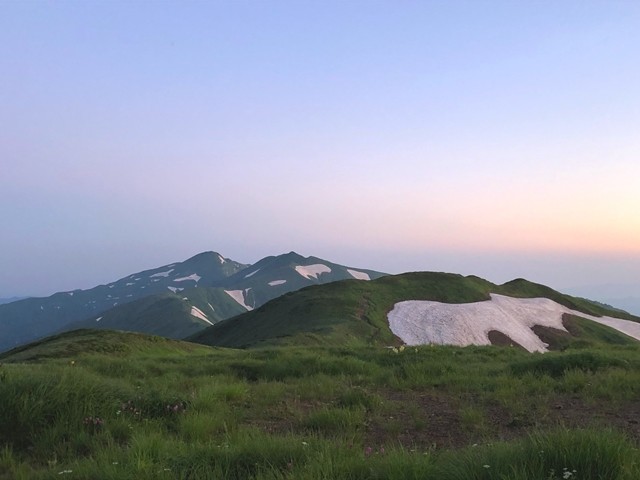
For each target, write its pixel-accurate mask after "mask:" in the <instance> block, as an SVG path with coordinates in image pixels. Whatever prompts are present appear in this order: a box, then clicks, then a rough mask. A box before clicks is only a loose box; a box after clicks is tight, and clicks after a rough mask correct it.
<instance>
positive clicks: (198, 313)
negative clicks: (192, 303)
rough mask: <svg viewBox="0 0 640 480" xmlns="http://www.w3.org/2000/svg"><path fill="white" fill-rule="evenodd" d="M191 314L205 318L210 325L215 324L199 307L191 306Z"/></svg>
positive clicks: (201, 318)
mask: <svg viewBox="0 0 640 480" xmlns="http://www.w3.org/2000/svg"><path fill="white" fill-rule="evenodd" d="M191 315H193V316H194V317H196V318H199V319H200V320H204V321H205V322H207V323H208V324H209V325H213V323H211V321H210V320H209V319H208V318H207V316H206V315H205V314H204V313H203V312H202V310H200V309H199V308H198V307H191Z"/></svg>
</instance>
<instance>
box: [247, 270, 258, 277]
mask: <svg viewBox="0 0 640 480" xmlns="http://www.w3.org/2000/svg"><path fill="white" fill-rule="evenodd" d="M259 271H260V269H258V270H254V271H253V272H251V273H250V274H248V275H245V276H244V278H249V277H252V276H254V275H255V274H256V273H258V272H259Z"/></svg>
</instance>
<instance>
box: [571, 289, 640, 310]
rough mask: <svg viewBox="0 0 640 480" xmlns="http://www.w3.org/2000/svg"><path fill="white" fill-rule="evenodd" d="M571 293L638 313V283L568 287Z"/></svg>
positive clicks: (639, 302)
mask: <svg viewBox="0 0 640 480" xmlns="http://www.w3.org/2000/svg"><path fill="white" fill-rule="evenodd" d="M567 291H568V292H569V293H571V295H576V296H579V297H586V298H592V299H595V300H598V301H600V302H602V303H605V304H608V305H613V306H614V307H616V308H619V309H622V310H626V311H628V312H629V313H632V314H634V315H640V283H606V284H597V285H583V286H579V287H571V288H568V289H567Z"/></svg>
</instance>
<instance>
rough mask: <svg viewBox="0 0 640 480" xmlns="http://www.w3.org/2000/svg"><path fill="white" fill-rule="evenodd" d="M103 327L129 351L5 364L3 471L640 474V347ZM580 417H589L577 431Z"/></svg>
mask: <svg viewBox="0 0 640 480" xmlns="http://www.w3.org/2000/svg"><path fill="white" fill-rule="evenodd" d="M91 335H93V336H94V337H93V339H91V338H90V337H91ZM103 335H104V338H105V340H106V341H113V340H114V339H115V338H118V339H119V340H120V341H121V342H122V343H123V345H122V346H121V347H122V350H120V351H118V352H117V353H114V352H113V351H111V350H105V351H103V352H102V353H96V352H95V351H94V350H93V349H88V350H82V349H81V350H74V351H73V359H69V358H64V352H65V351H69V350H68V349H67V348H66V347H65V348H62V347H61V346H60V345H58V346H55V345H54V344H49V345H48V347H47V348H49V351H48V352H45V353H47V355H50V356H49V357H48V359H45V357H39V360H37V361H35V362H33V361H32V362H31V363H21V364H20V363H18V364H4V365H2V366H1V367H0V372H2V374H1V375H0V402H2V405H3V408H2V409H0V479H3V478H7V479H14V478H15V479H29V480H31V479H35V480H39V479H51V478H90V479H106V480H116V479H134V478H135V479H167V480H169V479H171V480H173V479H176V478H177V479H189V480H200V479H203V480H204V479H263V480H266V479H270V480H275V479H280V480H285V479H286V480H293V479H296V480H297V479H333V478H345V479H391V480H394V479H422V478H435V479H443V480H448V479H451V480H454V479H460V480H461V479H490V480H493V479H495V480H503V479H516V480H518V479H541V480H552V479H553V480H555V479H558V480H559V479H563V480H566V479H565V478H564V477H563V475H565V474H566V473H565V472H569V473H572V476H571V477H568V478H571V479H573V480H575V479H583V478H585V479H596V478H598V479H599V478H603V479H613V478H615V479H620V480H627V479H628V480H633V479H636V478H640V476H639V475H640V472H638V470H637V469H638V465H640V455H639V454H638V450H636V447H637V443H636V442H637V440H638V438H637V437H634V438H632V439H630V438H628V437H626V436H625V434H623V433H621V432H620V429H624V428H626V427H628V426H629V425H634V424H632V423H629V422H627V417H625V416H624V415H625V414H626V413H625V412H626V411H627V410H630V411H631V413H630V416H629V417H628V419H630V420H634V419H635V417H634V416H633V411H634V410H633V408H630V409H629V408H627V407H628V406H630V405H631V406H633V405H635V403H636V402H637V400H638V395H640V369H638V368H636V367H637V365H638V361H639V360H640V350H639V349H638V347H636V346H635V345H634V346H629V345H618V346H616V345H613V346H607V347H606V348H604V347H602V348H591V349H584V350H573V349H568V350H567V351H565V352H558V353H550V354H545V355H538V354H533V355H532V354H528V353H526V352H522V351H519V350H516V349H510V348H500V347H470V348H453V347H443V346H433V347H431V346H424V347H410V348H403V349H401V348H397V349H396V350H395V351H394V350H393V349H389V348H380V347H364V346H351V347H345V346H336V347H286V346H283V347H278V348H263V349H251V350H235V351H234V350H228V349H212V348H208V347H194V348H193V349H189V348H183V346H182V344H179V343H176V344H173V343H170V344H164V343H162V342H156V341H154V340H144V339H143V338H140V337H138V336H135V335H133V336H129V335H126V334H122V336H118V337H111V336H109V334H107V332H93V333H91V334H90V333H88V332H85V333H83V334H82V335H80V336H79V337H78V339H79V342H84V345H85V347H86V346H88V345H90V344H91V343H92V342H93V343H99V342H98V339H99V338H100V337H101V336H103ZM63 338H64V337H63ZM65 341H69V339H68V338H67V340H65ZM44 346H46V343H45V344H40V345H38V346H36V347H34V348H37V349H41V348H43V347H44ZM40 352H41V353H43V351H42V350H40ZM22 354H23V355H25V357H24V358H30V359H33V358H34V356H32V355H30V354H29V352H28V350H24V351H23V352H22ZM168 407H169V408H168ZM556 407H562V408H556ZM572 409H575V411H573V410H572ZM565 412H566V413H567V414H570V415H568V416H566V417H562V414H564V413H565ZM618 417H620V422H618V423H617V424H615V425H613V426H614V427H615V430H608V429H603V428H602V427H601V424H602V423H612V422H613V421H614V420H615V419H616V418H618ZM567 418H568V419H570V420H571V421H572V422H573V423H572V424H574V425H576V427H584V428H572V429H570V430H565V429H562V428H560V429H559V427H561V426H562V425H563V424H564V422H565V419H567ZM96 419H99V420H100V421H99V422H97V420H96ZM630 431H631V432H632V433H633V429H631V430H630ZM500 438H511V439H513V440H512V441H510V442H500V441H499V439H500ZM473 444H478V446H475V447H473V446H472V445H473ZM484 465H489V467H487V468H485V467H484ZM565 468H566V469H567V470H564V469H565ZM573 470H575V471H576V472H575V475H574V472H573ZM68 471H71V473H61V472H68Z"/></svg>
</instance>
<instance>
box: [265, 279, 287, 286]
mask: <svg viewBox="0 0 640 480" xmlns="http://www.w3.org/2000/svg"><path fill="white" fill-rule="evenodd" d="M284 283H287V281H286V280H272V281H271V282H269V286H271V287H275V286H276V285H282V284H284Z"/></svg>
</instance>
